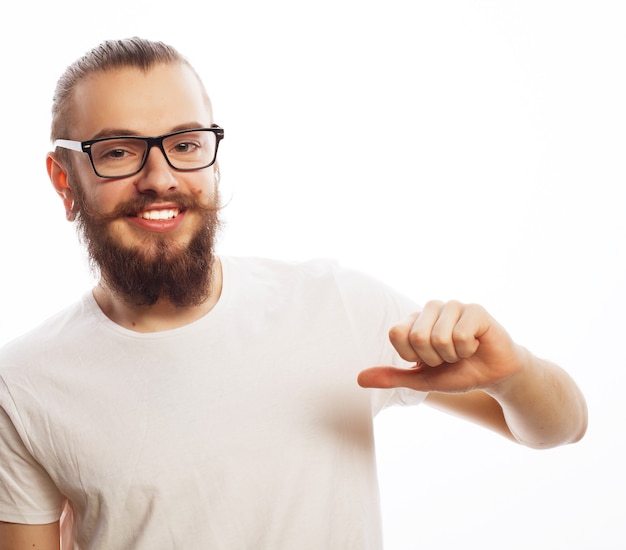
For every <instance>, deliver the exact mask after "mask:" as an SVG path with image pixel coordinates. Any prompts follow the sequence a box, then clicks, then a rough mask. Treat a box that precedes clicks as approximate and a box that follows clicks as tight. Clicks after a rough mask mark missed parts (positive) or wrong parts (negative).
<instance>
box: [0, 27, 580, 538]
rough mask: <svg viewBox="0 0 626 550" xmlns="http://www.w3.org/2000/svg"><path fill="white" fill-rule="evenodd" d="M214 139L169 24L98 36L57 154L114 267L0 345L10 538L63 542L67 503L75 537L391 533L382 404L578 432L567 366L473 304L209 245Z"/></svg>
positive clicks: (70, 200)
mask: <svg viewBox="0 0 626 550" xmlns="http://www.w3.org/2000/svg"><path fill="white" fill-rule="evenodd" d="M223 135H224V133H223V130H222V129H221V128H219V127H218V126H217V125H216V124H215V122H214V120H213V114H212V109H211V104H210V102H209V98H208V96H207V94H206V92H205V89H204V87H203V86H202V84H201V82H200V80H199V78H198V76H197V74H196V73H195V72H194V70H193V69H192V68H191V67H190V65H189V64H188V63H187V62H186V61H185V60H184V59H183V58H182V57H181V56H180V54H178V52H176V51H175V50H174V49H172V48H170V47H168V46H165V45H163V44H161V43H153V42H149V41H145V40H141V39H130V40H121V41H111V42H106V43H104V44H102V45H100V46H99V47H97V48H96V49H94V50H93V51H91V52H89V53H88V54H87V55H86V56H85V57H83V58H82V59H80V60H79V61H77V62H76V63H75V64H73V65H72V66H71V67H69V68H68V69H67V71H66V72H65V74H64V75H63V77H62V78H61V80H60V81H59V84H58V86H57V92H56V95H55V99H54V106H53V122H52V139H53V141H54V145H55V152H53V153H50V155H49V156H48V159H47V166H48V173H49V175H50V179H51V181H52V184H53V186H54V188H55V190H56V192H57V193H58V194H59V196H60V197H61V199H62V201H63V203H64V205H65V212H66V215H67V218H68V219H69V220H76V221H77V223H78V226H79V228H80V231H81V236H82V238H83V240H84V242H85V244H86V246H87V249H88V251H89V255H90V258H91V261H92V263H93V265H94V267H95V268H96V269H97V270H98V273H99V275H100V277H99V282H98V284H97V286H96V287H95V288H94V289H93V292H90V293H88V294H86V295H85V296H83V297H82V299H81V300H80V301H79V302H78V303H76V304H74V305H73V306H71V307H69V308H68V309H66V310H64V311H62V312H61V313H59V314H58V315H56V316H55V317H53V318H52V319H51V320H49V321H47V322H46V323H44V324H43V325H42V326H40V327H38V328H36V329H34V330H33V331H32V332H30V333H29V334H27V335H25V336H24V337H22V338H19V339H17V340H16V341H14V342H12V343H10V344H9V345H7V346H5V348H4V349H3V350H2V351H1V352H0V521H1V522H2V523H0V550H7V549H10V550H21V549H25V548H29V549H31V548H45V549H48V548H59V517H60V514H61V511H62V510H63V508H64V506H65V504H66V503H68V506H69V509H70V510H71V511H72V513H73V516H74V520H75V527H74V535H75V539H76V543H77V546H78V547H80V548H81V549H85V548H90V549H92V548H106V549H122V548H124V549H128V548H132V549H150V550H153V549H156V548H203V549H204V548H227V549H252V548H254V549H261V548H267V549H272V550H275V549H280V548H284V549H293V548H298V549H307V548H311V549H320V548H328V549H341V550H345V549H349V548H354V549H376V548H381V546H382V542H381V540H382V537H381V533H380V518H379V511H378V492H377V484H376V471H375V461H374V445H373V435H372V418H373V416H374V415H375V414H376V412H378V411H379V410H380V409H381V408H383V407H384V406H388V405H390V404H393V403H418V402H421V401H425V402H426V403H428V404H430V405H433V406H435V407H438V408H441V409H444V410H447V411H449V412H454V413H456V414H459V415H462V416H465V417H466V418H468V419H470V420H473V421H475V422H479V423H481V424H483V425H485V426H487V427H489V428H491V429H493V430H495V431H496V432H499V433H501V434H502V435H504V436H506V437H508V438H510V439H512V440H515V441H518V442H520V443H522V444H525V445H528V446H530V447H536V448H547V447H551V446H556V445H561V444H566V443H571V442H574V441H577V440H578V439H580V438H581V437H582V435H583V434H584V432H585V429H586V408H585V403H584V399H583V397H582V395H581V393H580V391H579V390H578V388H577V387H576V385H575V384H574V382H573V381H572V380H571V379H570V378H569V376H568V375H567V374H566V373H565V372H564V371H563V370H561V369H560V368H559V367H557V366H555V365H552V364H550V363H548V362H546V361H543V360H541V359H539V358H536V357H534V356H533V355H531V354H530V353H529V352H528V351H527V350H525V349H524V348H522V347H521V346H519V345H517V344H515V343H514V342H513V341H512V340H511V339H510V337H509V336H508V334H507V333H506V332H505V330H504V329H503V328H502V327H501V326H500V325H499V324H498V323H497V322H496V321H495V320H494V319H493V318H492V317H491V316H490V315H489V314H488V313H487V312H486V311H485V310H484V309H483V308H481V307H480V306H477V305H464V304H460V303H457V302H450V303H446V304H443V303H439V302H429V303H427V304H426V305H425V307H424V308H423V310H421V311H420V312H418V311H419V310H418V308H417V307H416V306H415V305H414V304H413V303H411V302H410V301H409V300H407V299H406V298H404V297H403V296H400V295H398V294H397V293H395V292H394V291H392V290H391V289H388V288H386V287H385V286H383V285H381V284H379V283H377V282H375V281H373V280H371V279H370V278H368V277H366V276H364V275H361V274H359V273H355V272H352V271H350V270H347V269H343V268H341V267H339V266H337V265H335V264H333V263H332V262H322V261H316V262H305V263H301V264H295V263H283V262H278V261H270V260H259V259H254V260H252V259H242V258H230V257H217V256H216V255H215V254H214V240H215V235H216V232H217V230H218V228H219V210H220V199H219V171H218V164H217V162H216V157H217V151H218V146H219V143H220V140H221V139H222V137H223ZM155 136H156V137H155ZM402 319H404V320H402ZM389 327H392V328H391V330H390V331H389ZM388 334H389V338H388V337H387V335H388ZM357 381H358V383H357Z"/></svg>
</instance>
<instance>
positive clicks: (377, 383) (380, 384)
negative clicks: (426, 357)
mask: <svg viewBox="0 0 626 550" xmlns="http://www.w3.org/2000/svg"><path fill="white" fill-rule="evenodd" d="M422 369H423V367H421V366H420V365H415V366H414V367H412V368H410V369H398V368H395V367H372V368H369V369H365V370H363V371H361V372H360V373H359V376H358V378H357V382H358V384H359V386H361V387H363V388H411V389H414V390H419V391H428V390H429V388H428V385H427V384H425V383H424V381H423V380H422V376H420V371H421V370H422Z"/></svg>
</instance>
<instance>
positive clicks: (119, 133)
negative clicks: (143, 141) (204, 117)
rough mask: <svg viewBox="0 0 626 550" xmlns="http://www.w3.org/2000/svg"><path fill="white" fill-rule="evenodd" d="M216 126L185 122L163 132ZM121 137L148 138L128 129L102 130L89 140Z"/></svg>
mask: <svg viewBox="0 0 626 550" xmlns="http://www.w3.org/2000/svg"><path fill="white" fill-rule="evenodd" d="M216 126H217V125H216V124H211V125H209V126H205V125H204V124H200V123H199V122H186V123H184V124H178V125H176V126H174V127H173V128H170V130H169V131H167V132H165V133H166V134H170V133H172V132H178V131H180V130H193V129H195V128H215V127H216ZM123 136H133V137H148V136H142V135H141V134H137V133H136V132H135V131H134V130H129V129H128V128H103V129H102V130H100V131H99V132H98V133H96V134H95V135H93V136H92V137H91V138H90V139H89V140H87V141H90V140H92V139H100V138H108V137H123Z"/></svg>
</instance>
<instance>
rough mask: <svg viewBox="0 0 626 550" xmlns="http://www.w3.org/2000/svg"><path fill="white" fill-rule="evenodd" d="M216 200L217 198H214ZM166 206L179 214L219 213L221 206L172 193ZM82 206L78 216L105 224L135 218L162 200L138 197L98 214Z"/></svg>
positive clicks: (92, 209) (218, 202) (147, 196)
mask: <svg viewBox="0 0 626 550" xmlns="http://www.w3.org/2000/svg"><path fill="white" fill-rule="evenodd" d="M216 198H217V197H216ZM166 200H167V204H168V205H171V204H175V205H176V206H177V207H178V208H179V210H180V211H181V212H184V211H186V210H198V211H201V212H219V211H220V210H221V209H222V208H223V206H222V205H221V204H220V201H219V199H218V200H217V201H216V204H209V205H204V204H200V203H199V202H198V201H197V200H196V198H195V197H193V196H190V195H186V194H184V193H178V192H175V193H172V194H170V195H168V196H167V197H166ZM81 202H82V204H81V205H80V208H79V214H80V213H82V214H84V215H86V216H88V217H89V218H91V219H92V220H93V221H94V222H95V223H98V224H106V223H108V222H112V221H114V220H118V219H120V218H128V217H132V216H136V215H137V214H138V213H139V212H143V211H144V210H148V209H150V208H152V207H153V206H155V205H158V204H162V203H163V199H160V200H158V199H155V198H154V197H151V196H149V195H139V196H137V197H133V198H132V199H130V200H128V201H125V202H122V203H120V204H118V205H117V206H116V207H115V208H114V209H113V210H112V211H110V212H106V213H105V212H100V211H98V210H97V209H95V208H93V207H91V206H90V205H87V204H85V203H84V202H83V201H81Z"/></svg>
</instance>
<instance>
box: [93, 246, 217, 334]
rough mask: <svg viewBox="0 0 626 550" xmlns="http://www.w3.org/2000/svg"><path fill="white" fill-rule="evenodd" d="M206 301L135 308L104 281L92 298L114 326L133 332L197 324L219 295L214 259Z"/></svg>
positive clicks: (167, 302) (155, 330) (158, 304)
mask: <svg viewBox="0 0 626 550" xmlns="http://www.w3.org/2000/svg"><path fill="white" fill-rule="evenodd" d="M210 276H211V286H210V292H209V295H208V297H207V298H206V299H205V300H204V301H203V302H201V303H200V304H198V305H194V306H189V307H180V306H176V305H174V304H172V303H171V302H170V301H169V300H159V301H158V302H157V303H156V304H154V305H151V306H137V305H134V304H132V303H130V302H129V301H128V300H125V299H124V297H122V296H120V295H119V294H116V293H115V292H114V291H113V290H112V289H111V288H110V287H109V286H108V284H107V283H106V281H104V280H100V282H99V283H98V285H97V286H96V287H95V288H94V290H93V296H94V298H95V300H96V302H97V304H98V306H99V307H100V309H101V310H102V312H103V313H104V314H105V315H106V316H107V317H108V318H109V319H111V320H112V321H113V322H114V323H116V324H118V325H120V326H122V327H124V328H127V329H129V330H133V331H135V332H160V331H163V330H171V329H175V328H178V327H182V326H184V325H188V324H190V323H193V322H194V321H197V320H198V319H200V318H201V317H203V316H204V315H206V314H207V313H208V312H209V311H211V310H212V309H213V308H214V307H215V304H217V302H218V300H219V297H220V295H221V293H222V265H221V262H220V261H219V259H218V258H215V260H214V262H213V265H212V269H211V275H210Z"/></svg>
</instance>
